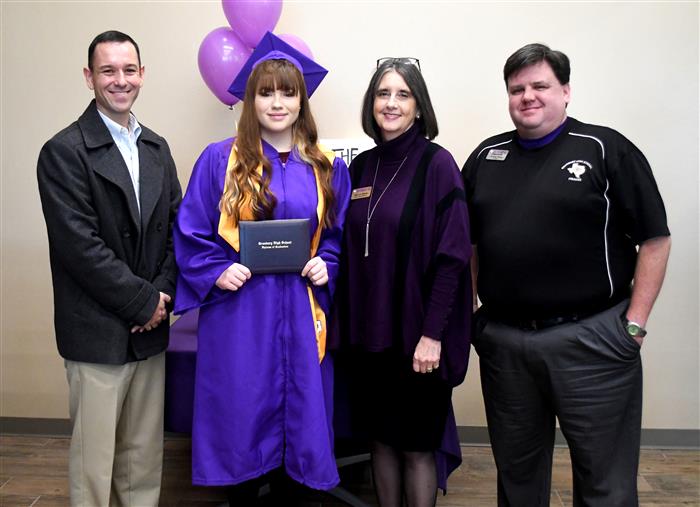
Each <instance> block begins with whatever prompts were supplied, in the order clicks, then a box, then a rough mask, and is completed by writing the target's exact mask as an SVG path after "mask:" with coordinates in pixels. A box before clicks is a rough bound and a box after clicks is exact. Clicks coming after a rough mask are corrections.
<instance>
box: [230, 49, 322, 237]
mask: <svg viewBox="0 0 700 507" xmlns="http://www.w3.org/2000/svg"><path fill="white" fill-rule="evenodd" d="M262 89H268V90H285V91H291V92H292V93H295V94H297V93H298V94H299V97H300V99H301V109H300V111H299V117H298V118H297V121H296V122H295V123H294V125H293V127H292V146H293V147H296V148H297V151H298V152H299V157H300V158H301V159H302V160H303V161H304V162H306V163H308V164H310V165H311V166H312V167H315V168H316V169H317V171H318V175H319V183H320V186H321V192H322V194H323V199H324V204H325V206H324V209H323V217H322V221H321V224H322V225H323V226H324V227H331V226H332V225H333V223H334V222H335V193H334V192H333V185H332V179H333V165H332V164H331V162H330V161H329V160H328V158H327V157H326V156H325V155H324V154H323V153H322V152H321V150H319V148H318V146H317V144H316V143H317V142H318V131H317V129H316V122H315V121H314V118H313V116H312V115H311V109H310V107H309V98H308V97H307V95H306V85H305V84H304V78H303V77H302V75H301V72H299V69H297V68H296V67H295V66H294V65H293V64H292V63H290V62H289V61H287V60H281V59H280V60H277V59H275V60H266V61H264V62H262V63H260V64H258V65H257V67H255V69H254V70H253V72H252V73H251V75H250V77H249V78H248V83H247V84H246V89H245V100H244V101H243V112H242V113H241V119H240V122H239V128H238V136H237V138H236V141H235V142H236V148H237V155H238V157H237V161H236V163H235V165H234V166H233V170H232V171H228V172H227V174H226V191H225V192H224V194H223V195H222V196H221V202H220V203H219V208H220V209H221V210H222V211H226V213H227V214H228V215H229V216H230V217H232V218H233V220H234V223H236V224H237V223H238V222H239V220H240V218H241V209H242V208H243V207H245V206H250V209H251V210H252V211H253V216H254V218H255V219H256V220H264V219H269V218H271V217H272V212H273V210H274V209H275V205H276V204H277V199H276V198H275V196H274V194H273V193H272V192H271V191H270V179H271V178H272V165H271V164H270V161H269V160H268V158H267V157H266V156H265V155H264V154H263V153H262V150H261V140H260V124H259V123H258V118H257V114H256V112H255V96H256V95H257V94H258V92H259V91H260V90H262ZM261 162H262V167H263V171H262V175H260V174H259V173H258V171H257V169H258V165H259V164H260V163H261ZM321 224H319V225H321Z"/></svg>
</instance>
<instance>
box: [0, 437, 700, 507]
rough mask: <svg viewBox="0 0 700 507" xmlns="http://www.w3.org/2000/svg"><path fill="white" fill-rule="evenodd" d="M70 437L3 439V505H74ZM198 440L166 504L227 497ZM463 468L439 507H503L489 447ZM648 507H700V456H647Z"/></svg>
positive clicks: (467, 453) (362, 487) (361, 488)
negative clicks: (195, 455) (205, 472)
mask: <svg viewBox="0 0 700 507" xmlns="http://www.w3.org/2000/svg"><path fill="white" fill-rule="evenodd" d="M68 443H69V441H68V439H67V438H46V437H33V436H32V437H23V436H0V506H2V507H15V506H17V507H30V506H31V507H49V506H67V505H68V478H67V470H68V466H67V455H68ZM189 455H190V442H189V440H188V439H179V438H170V439H168V440H167V441H166V444H165V460H164V474H163V489H162V493H161V505H163V506H173V507H180V506H182V507H205V506H206V507H216V506H219V505H221V504H222V503H223V502H224V499H225V497H224V495H223V494H222V491H220V490H217V489H215V488H201V487H194V486H191V485H190V458H189ZM462 455H463V457H464V462H463V464H462V466H461V467H460V468H459V469H458V470H457V471H456V472H455V473H454V474H453V475H452V476H451V477H450V481H449V483H448V490H449V494H448V495H447V496H440V498H439V499H438V506H439V507H457V506H459V507H467V506H468V507H481V506H495V505H496V482H495V467H494V464H493V458H492V457H491V451H490V449H489V448H487V447H463V448H462ZM354 467H355V468H354V470H353V469H350V470H348V471H347V472H344V473H346V474H347V475H346V476H345V479H347V480H348V482H349V484H350V485H349V489H350V490H352V491H353V492H354V493H356V494H357V495H358V496H360V497H361V498H363V500H365V501H366V502H367V503H369V504H371V505H376V503H375V502H374V499H373V495H372V491H371V488H370V487H369V486H368V485H367V484H363V483H362V481H361V480H359V479H358V478H360V479H361V478H362V477H366V476H367V475H368V474H367V473H366V471H365V470H363V469H362V468H361V467H362V465H359V466H358V465H354ZM552 484H553V487H552V498H551V505H552V506H557V507H559V506H570V505H571V473H570V469H569V458H568V453H567V451H566V449H557V450H556V452H555V458H554V470H553V480H552ZM638 484H639V494H640V503H641V505H642V506H644V507H652V506H653V507H672V506H691V505H692V506H700V452H699V451H697V450H663V449H659V450H642V458H641V464H640V469H639V481H638ZM307 503H308V505H309V506H314V507H340V506H341V505H344V504H342V503H340V502H338V501H335V500H333V499H331V498H329V497H325V496H318V497H317V498H316V497H315V498H313V499H309V502H307ZM280 507H283V506H280Z"/></svg>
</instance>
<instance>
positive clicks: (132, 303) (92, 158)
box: [37, 31, 181, 507]
mask: <svg viewBox="0 0 700 507" xmlns="http://www.w3.org/2000/svg"><path fill="white" fill-rule="evenodd" d="M83 73H84V75H85V80H86V82H87V85H88V87H89V88H90V89H91V90H93V91H94V94H95V100H93V101H92V102H91V103H90V105H89V106H88V108H87V109H86V110H85V112H84V113H83V114H82V116H80V118H78V120H77V121H76V122H74V123H72V124H71V125H69V126H68V127H67V128H66V129H64V130H62V131H61V132H59V133H58V134H56V135H55V136H54V137H53V138H52V139H51V140H49V141H48V142H47V143H46V144H45V145H44V147H43V148H42V150H41V153H40V155H39V162H38V167H37V173H38V181H39V193H40V195H41V202H42V207H43V211H44V217H45V220H46V228H47V230H48V236H49V252H50V257H51V272H52V278H53V290H54V324H55V330H56V341H57V343H58V350H59V353H60V354H61V356H62V357H63V358H64V359H65V364H66V372H67V378H68V385H69V391H70V416H71V421H72V423H73V436H72V439H71V448H70V464H69V470H70V490H71V504H72V505H85V506H106V505H133V506H139V507H146V506H155V505H157V504H158V498H159V494H160V482H161V470H162V455H163V389H164V380H165V352H164V351H165V348H166V347H167V345H168V311H169V309H170V306H171V305H172V299H173V297H174V294H175V280H176V266H175V260H174V256H173V245H172V233H171V231H172V224H173V221H174V219H175V214H176V212H177V208H178V206H179V204H180V200H181V190H180V184H179V182H178V179H177V173H176V170H175V164H174V162H173V159H172V156H171V154H170V150H169V148H168V145H167V143H166V141H165V139H163V138H162V137H160V136H158V135H157V134H156V133H155V132H153V131H151V130H149V129H148V128H146V127H144V126H142V125H139V123H138V122H137V121H136V117H135V116H134V115H133V114H132V113H131V107H132V105H133V103H134V101H135V100H136V98H137V96H138V93H139V90H140V88H141V86H142V84H143V76H144V67H143V66H142V65H141V60H140V54H139V49H138V46H137V44H136V42H134V40H133V39H132V38H131V37H129V36H128V35H126V34H123V33H121V32H116V31H109V32H104V33H102V34H100V35H98V36H97V37H96V38H95V39H94V40H93V42H92V43H91V44H90V47H89V50H88V67H87V68H85V69H84V70H83Z"/></svg>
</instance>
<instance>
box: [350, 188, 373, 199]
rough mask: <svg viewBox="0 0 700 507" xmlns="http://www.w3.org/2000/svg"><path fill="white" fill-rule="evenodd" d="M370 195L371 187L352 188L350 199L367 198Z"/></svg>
mask: <svg viewBox="0 0 700 507" xmlns="http://www.w3.org/2000/svg"><path fill="white" fill-rule="evenodd" d="M370 195H372V187H360V188H353V190H352V194H351V195H350V200H351V201H354V200H355V199H367V198H368V197H369V196H370Z"/></svg>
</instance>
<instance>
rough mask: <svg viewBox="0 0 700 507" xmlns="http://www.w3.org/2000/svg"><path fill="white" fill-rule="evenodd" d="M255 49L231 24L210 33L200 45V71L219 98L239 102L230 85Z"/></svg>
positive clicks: (227, 102)
mask: <svg viewBox="0 0 700 507" xmlns="http://www.w3.org/2000/svg"><path fill="white" fill-rule="evenodd" d="M252 52H253V50H252V49H250V48H249V47H247V46H246V44H245V43H243V42H242V41H241V39H240V38H238V36H237V35H236V34H235V33H234V31H233V30H231V29H230V28H229V27H227V26H222V27H220V28H216V29H214V30H212V31H211V32H209V34H207V36H206V37H204V40H202V44H200V46H199V54H198V55H197V64H198V65H199V73H200V74H201V75H202V79H204V82H205V83H206V84H207V86H208V87H209V89H210V90H211V91H212V93H214V95H216V98H217V99H219V100H220V101H221V102H223V103H224V104H226V105H227V106H232V105H233V104H235V103H236V102H238V99H237V98H236V97H234V96H233V95H231V94H230V93H229V92H228V87H229V86H230V85H231V83H232V82H233V78H235V77H236V75H237V74H238V73H239V72H240V70H241V67H243V64H245V62H246V61H247V60H248V58H249V57H250V54H251V53H252Z"/></svg>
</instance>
